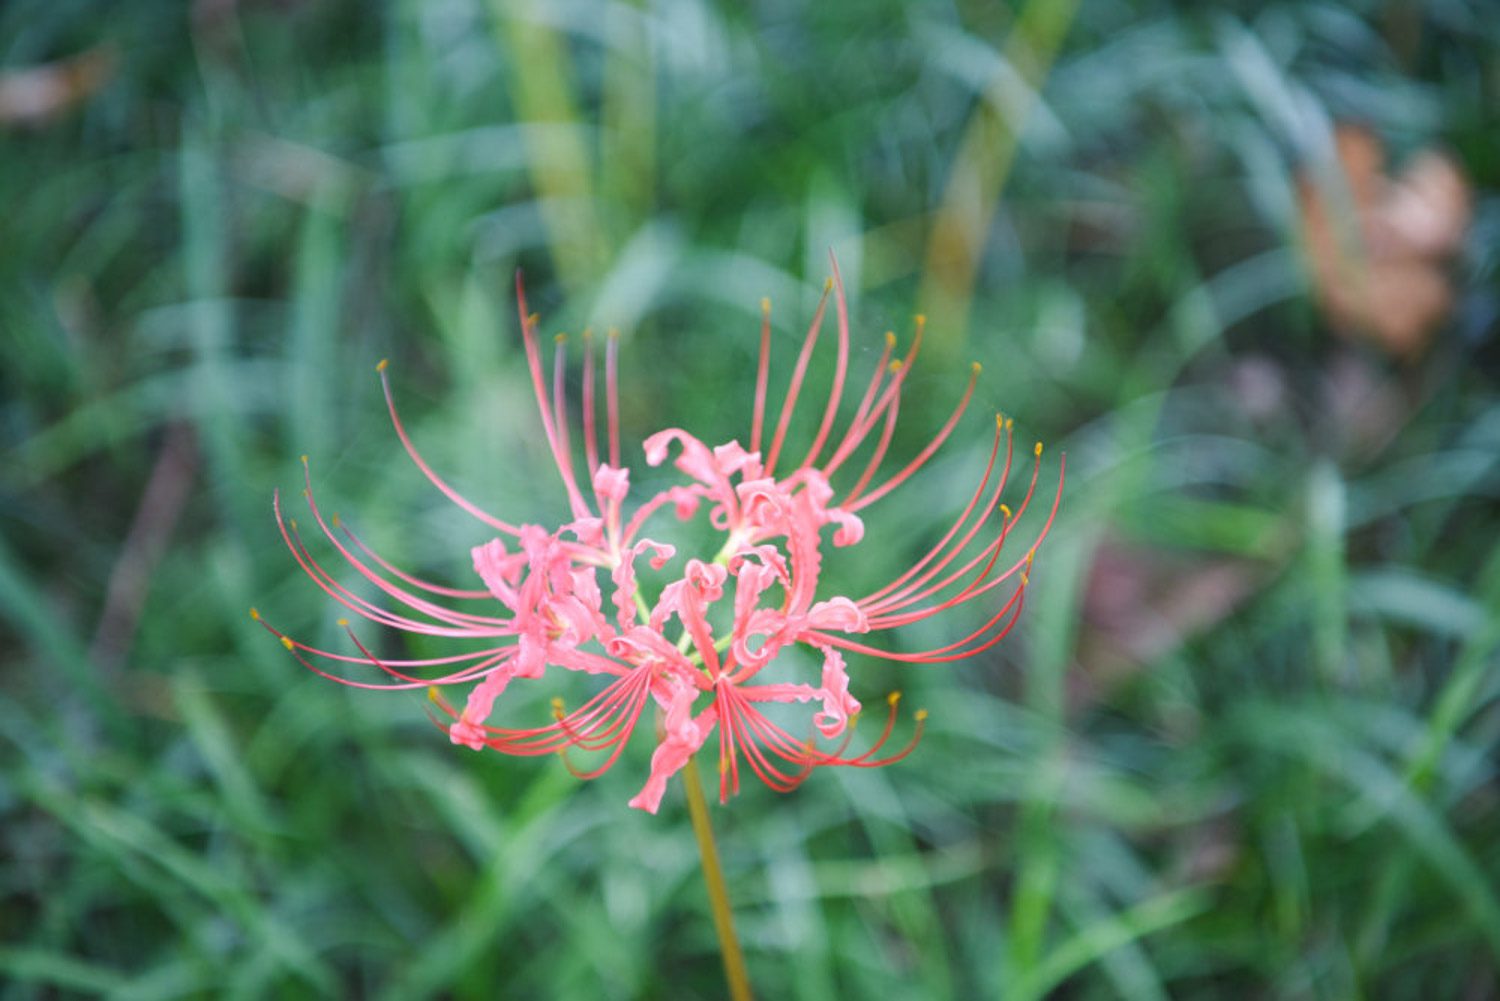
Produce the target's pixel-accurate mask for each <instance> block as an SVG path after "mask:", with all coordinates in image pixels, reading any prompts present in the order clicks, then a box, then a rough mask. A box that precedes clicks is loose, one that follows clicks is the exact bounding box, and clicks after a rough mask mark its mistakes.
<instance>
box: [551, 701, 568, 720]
mask: <svg viewBox="0 0 1500 1001" xmlns="http://www.w3.org/2000/svg"><path fill="white" fill-rule="evenodd" d="M566 715H567V711H566V710H564V709H563V700H562V697H561V696H556V697H554V698H553V699H552V716H553V718H554V719H559V720H560V719H562V718H563V717H564V716H566Z"/></svg>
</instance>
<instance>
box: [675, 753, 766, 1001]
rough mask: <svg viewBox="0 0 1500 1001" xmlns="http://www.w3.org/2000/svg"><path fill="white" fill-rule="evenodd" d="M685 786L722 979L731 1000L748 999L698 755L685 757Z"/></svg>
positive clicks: (747, 977)
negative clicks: (704, 795)
mask: <svg viewBox="0 0 1500 1001" xmlns="http://www.w3.org/2000/svg"><path fill="white" fill-rule="evenodd" d="M682 780H683V783H684V784H685V785H686V786H687V801H688V814H689V815H690V816H691V817H692V818H693V834H694V835H696V836H697V838H698V854H699V855H700V856H702V858H703V882H704V883H706V884H708V902H709V906H710V908H711V909H712V910H713V913H714V931H716V932H717V933H718V935H719V952H720V954H721V955H722V956H723V957H724V979H726V980H728V981H729V997H730V998H731V999H732V1001H751V997H752V995H751V993H750V975H749V974H748V973H747V972H746V970H745V954H744V953H743V952H741V951H740V940H739V939H738V938H736V937H735V934H734V914H733V912H731V911H730V909H729V891H728V890H727V889H726V888H725V886H724V870H723V868H722V867H721V866H720V865H719V849H718V848H717V847H716V846H715V845H714V829H713V826H712V825H711V824H710V823H709V821H708V803H707V802H706V801H705V800H704V798H703V782H702V780H701V779H699V777H698V758H697V756H696V755H695V756H693V757H691V758H688V762H687V764H686V765H684V766H683V769H682Z"/></svg>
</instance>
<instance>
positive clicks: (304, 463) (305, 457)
mask: <svg viewBox="0 0 1500 1001" xmlns="http://www.w3.org/2000/svg"><path fill="white" fill-rule="evenodd" d="M302 464H303V465H304V466H305V465H307V456H305V455H304V456H303V457H302Z"/></svg>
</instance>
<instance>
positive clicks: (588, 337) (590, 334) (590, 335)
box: [579, 327, 594, 344]
mask: <svg viewBox="0 0 1500 1001" xmlns="http://www.w3.org/2000/svg"><path fill="white" fill-rule="evenodd" d="M579 336H580V337H582V338H583V343H585V344H588V343H589V342H590V341H592V340H593V339H594V331H593V330H592V329H591V328H589V327H584V328H583V333H582V334H580V335H579Z"/></svg>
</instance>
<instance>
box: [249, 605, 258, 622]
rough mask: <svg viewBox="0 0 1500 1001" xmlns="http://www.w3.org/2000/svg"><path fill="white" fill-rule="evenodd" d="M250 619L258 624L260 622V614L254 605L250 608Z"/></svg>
mask: <svg viewBox="0 0 1500 1001" xmlns="http://www.w3.org/2000/svg"><path fill="white" fill-rule="evenodd" d="M250 617H251V618H252V619H254V620H255V621H256V622H259V621H260V613H259V612H257V611H256V610H255V606H253V605H252V606H251V607H250Z"/></svg>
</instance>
